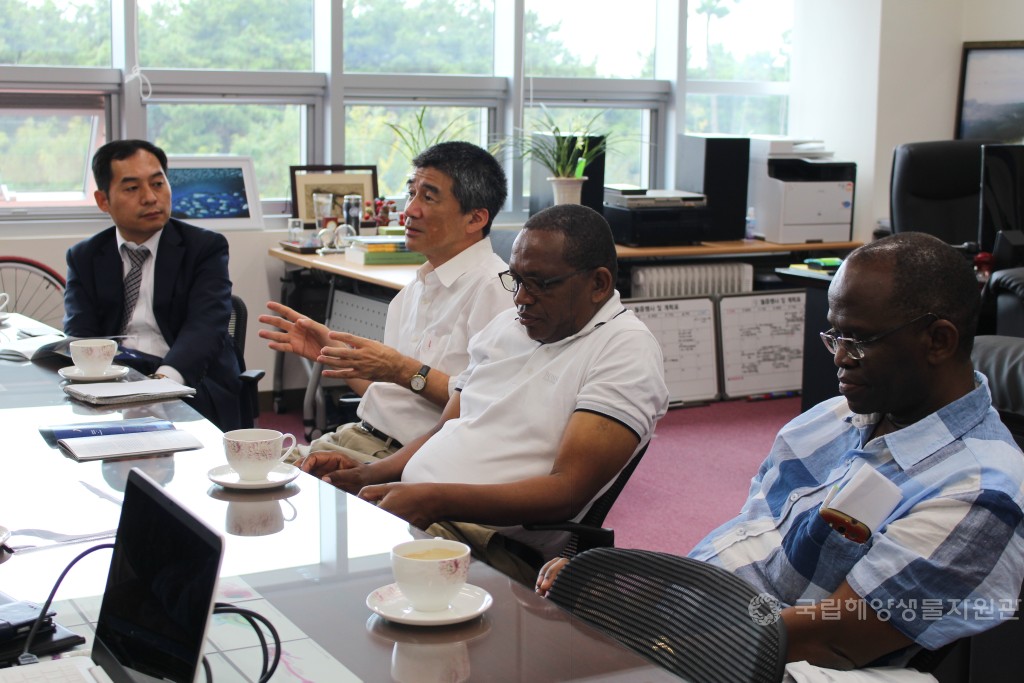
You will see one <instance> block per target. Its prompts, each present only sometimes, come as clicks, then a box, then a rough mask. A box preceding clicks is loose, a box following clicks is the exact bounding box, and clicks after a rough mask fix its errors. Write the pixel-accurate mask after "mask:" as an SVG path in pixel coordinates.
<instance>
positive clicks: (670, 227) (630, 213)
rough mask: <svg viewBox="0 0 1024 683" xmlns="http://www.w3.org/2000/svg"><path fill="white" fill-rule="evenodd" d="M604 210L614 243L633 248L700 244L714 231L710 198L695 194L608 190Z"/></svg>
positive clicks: (607, 187)
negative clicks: (711, 230) (709, 205)
mask: <svg viewBox="0 0 1024 683" xmlns="http://www.w3.org/2000/svg"><path fill="white" fill-rule="evenodd" d="M603 208H604V217H605V220H607V221H608V224H609V225H610V226H611V229H612V237H613V238H614V239H615V242H616V243H617V244H624V245H626V246H630V247H664V246H676V245H683V244H699V243H701V242H703V241H704V240H706V239H707V238H708V234H709V232H710V229H711V212H710V210H709V209H708V206H707V198H706V197H705V196H704V195H702V194H698V193H695V192H685V191H683V190H643V189H640V188H636V189H635V190H625V189H619V188H618V187H617V186H606V187H605V191H604V207H603Z"/></svg>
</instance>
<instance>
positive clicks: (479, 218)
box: [466, 209, 490, 235]
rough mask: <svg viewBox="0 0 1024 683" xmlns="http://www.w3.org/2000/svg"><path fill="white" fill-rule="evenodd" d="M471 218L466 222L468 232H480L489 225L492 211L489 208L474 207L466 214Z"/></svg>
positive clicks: (468, 233)
mask: <svg viewBox="0 0 1024 683" xmlns="http://www.w3.org/2000/svg"><path fill="white" fill-rule="evenodd" d="M466 216H467V218H469V220H468V221H467V222H466V234H467V235H470V234H474V233H479V232H480V231H481V230H483V229H484V226H485V225H487V219H488V218H490V212H489V211H488V210H487V209H473V210H471V211H470V212H469V213H468V214H466Z"/></svg>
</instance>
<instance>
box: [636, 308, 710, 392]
mask: <svg viewBox="0 0 1024 683" xmlns="http://www.w3.org/2000/svg"><path fill="white" fill-rule="evenodd" d="M623 303H624V304H625V305H626V306H627V307H628V308H630V309H632V310H633V312H634V313H636V315H637V317H638V318H640V319H641V320H643V321H644V323H646V325H647V327H648V328H649V329H650V330H651V333H652V334H654V336H655V338H657V340H658V342H659V343H660V344H661V353H662V355H663V356H664V359H665V384H667V385H668V395H669V399H670V401H671V402H673V403H687V402H695V401H708V400H712V399H715V398H718V370H717V367H718V357H717V344H716V343H715V304H714V302H713V301H712V300H711V299H710V298H707V297H694V298H686V299H666V300H638V301H626V302H623Z"/></svg>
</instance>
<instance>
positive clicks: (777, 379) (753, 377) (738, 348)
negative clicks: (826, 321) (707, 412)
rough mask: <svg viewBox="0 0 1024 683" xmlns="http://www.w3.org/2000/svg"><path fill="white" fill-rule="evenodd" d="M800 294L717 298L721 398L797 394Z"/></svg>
mask: <svg viewBox="0 0 1024 683" xmlns="http://www.w3.org/2000/svg"><path fill="white" fill-rule="evenodd" d="M805 297H806V293H805V292H804V291H802V290H801V291H775V292H762V293H755V294H742V295H737V296H723V297H722V299H721V301H720V302H719V310H720V314H721V341H722V372H723V380H724V387H723V391H724V393H725V395H726V397H729V398H734V397H737V396H750V395H752V394H761V393H770V392H778V391H795V390H798V389H800V387H801V382H802V379H803V356H804V299H805Z"/></svg>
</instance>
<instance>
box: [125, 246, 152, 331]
mask: <svg viewBox="0 0 1024 683" xmlns="http://www.w3.org/2000/svg"><path fill="white" fill-rule="evenodd" d="M121 249H122V250H123V251H124V253H125V254H126V255H127V256H128V260H129V261H131V262H132V267H131V268H130V269H129V270H128V274H127V275H126V276H125V278H124V318H122V320H123V321H124V322H123V323H122V324H121V334H126V333H127V332H128V324H129V323H130V322H131V321H132V314H133V313H134V312H135V304H136V303H138V301H139V286H140V285H141V284H142V264H143V263H145V261H146V259H148V258H149V249H147V248H146V247H139V248H138V249H130V248H129V247H128V245H127V244H122V245H121Z"/></svg>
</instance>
